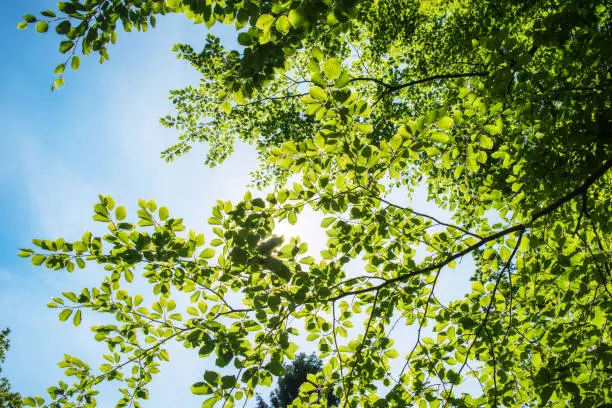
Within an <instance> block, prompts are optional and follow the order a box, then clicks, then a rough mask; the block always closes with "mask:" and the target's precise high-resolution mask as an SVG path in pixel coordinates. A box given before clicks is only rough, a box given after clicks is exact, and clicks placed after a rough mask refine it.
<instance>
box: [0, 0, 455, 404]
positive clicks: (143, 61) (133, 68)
mask: <svg viewBox="0 0 612 408" xmlns="http://www.w3.org/2000/svg"><path fill="white" fill-rule="evenodd" d="M54 5H55V1H52V0H27V1H20V2H9V3H7V5H5V6H4V8H3V13H1V14H0V38H2V40H1V41H2V42H1V47H2V49H1V53H2V54H1V55H2V61H3V63H2V64H0V70H1V77H2V79H3V81H2V82H1V83H0V123H1V125H0V197H1V198H2V199H1V200H0V214H2V226H1V227H0V328H2V327H7V326H8V327H10V329H11V337H10V340H11V350H10V352H9V353H8V358H7V362H6V364H5V366H4V371H3V375H4V376H7V377H8V378H9V379H10V381H11V383H12V385H13V388H14V389H15V390H16V391H19V392H21V393H22V394H23V395H34V394H41V395H46V393H45V391H44V390H45V389H46V388H47V387H48V386H50V385H54V384H56V383H57V380H59V379H60V378H62V372H61V370H60V369H59V368H57V365H56V364H57V362H58V361H60V360H61V359H62V356H63V354H64V353H71V354H73V355H75V356H77V357H80V358H83V359H84V360H86V361H88V362H93V363H95V362H96V361H99V360H100V358H99V355H100V354H101V353H102V352H103V351H104V349H103V348H101V347H100V345H99V344H97V343H95V342H94V341H93V339H92V336H91V332H90V330H89V329H88V328H87V326H88V324H89V325H91V324H95V322H96V317H92V316H86V317H85V319H84V322H83V324H82V325H81V327H79V328H74V327H72V326H71V324H62V323H60V322H59V321H58V320H57V317H56V315H57V313H56V312H55V311H53V310H50V309H48V308H47V307H46V306H45V305H46V304H47V303H48V302H49V300H50V298H51V297H53V296H57V295H58V294H60V293H61V292H62V291H66V290H73V291H75V290H78V291H80V288H82V287H85V286H92V285H97V284H99V282H100V280H101V277H100V276H101V271H100V270H96V269H95V268H92V269H86V270H84V271H76V272H75V273H73V274H68V273H66V272H50V271H47V270H43V269H40V268H34V267H32V266H31V265H30V264H29V263H28V262H27V261H24V260H22V259H20V258H18V257H17V256H16V254H17V251H18V248H20V247H29V246H30V241H31V239H32V238H49V239H51V238H57V237H64V238H66V239H67V240H73V239H77V238H79V237H80V236H81V234H82V233H83V232H84V231H85V230H88V229H92V228H95V227H96V225H95V224H94V222H93V221H92V220H91V212H92V210H91V209H92V206H93V204H94V203H95V202H96V200H97V194H98V193H103V194H110V195H112V196H113V197H114V198H115V199H116V200H117V202H119V203H121V204H124V205H126V206H127V207H128V212H129V211H130V210H132V211H133V210H134V209H135V207H136V201H137V199H138V198H146V199H149V198H153V199H155V200H156V201H157V202H158V203H159V204H160V205H167V206H168V207H169V208H170V210H171V212H172V213H173V214H176V215H178V216H181V217H183V218H185V222H186V225H187V226H188V227H190V228H192V229H194V230H200V231H204V232H206V231H207V229H206V224H205V220H206V219H207V218H208V216H209V213H210V208H211V207H212V205H213V203H214V202H215V200H216V199H219V198H221V199H224V200H227V199H232V200H237V199H239V198H240V197H241V196H242V195H243V193H244V190H245V186H246V185H247V183H248V181H249V176H248V173H249V171H250V170H252V169H253V168H254V167H255V163H256V161H255V154H254V152H253V150H252V148H250V147H248V146H239V147H238V148H237V150H236V152H235V153H234V155H233V156H232V157H230V159H229V160H228V161H227V162H226V163H224V164H223V165H222V166H220V167H218V168H215V169H209V168H206V167H205V166H204V165H203V164H202V162H203V154H202V149H201V148H196V149H194V150H193V151H192V152H191V153H190V154H189V155H188V156H186V157H184V158H181V159H179V160H178V161H176V162H174V163H171V164H167V163H165V162H163V160H161V159H160V158H159V153H160V151H162V150H163V149H164V148H165V147H167V146H168V145H170V144H171V143H172V142H173V141H174V140H175V138H176V136H177V135H176V133H175V132H174V131H172V130H168V129H164V128H162V127H161V125H159V123H158V119H159V118H160V117H161V116H163V115H165V114H166V113H169V112H171V107H170V104H169V102H168V90H169V89H172V88H179V87H182V86H184V85H186V84H188V83H193V82H195V81H197V80H198V77H197V76H196V74H195V73H194V71H193V70H192V69H191V68H189V67H188V66H187V64H186V63H185V62H182V61H179V60H177V59H176V58H175V56H174V54H173V53H172V52H171V51H170V49H171V47H172V45H173V44H174V43H176V42H188V43H190V44H192V45H197V44H200V43H203V40H204V37H205V34H206V28H205V27H204V26H195V25H193V24H191V23H190V22H188V21H187V20H186V19H185V18H182V17H180V16H169V17H164V18H160V19H158V28H157V29H155V30H152V31H149V32H148V33H145V34H143V33H129V34H121V35H120V37H119V41H118V44H117V45H116V46H113V47H112V48H111V49H110V57H111V60H110V62H107V63H105V64H103V65H99V64H98V62H97V59H96V58H84V59H82V64H81V68H80V70H79V71H78V72H72V71H71V72H67V75H66V83H67V86H66V87H64V88H62V89H61V90H60V91H57V92H51V91H50V90H49V89H50V85H51V82H52V80H53V74H52V71H53V68H54V67H55V65H57V64H58V63H59V62H61V61H62V56H61V55H60V54H59V53H58V52H57V46H58V40H59V37H58V36H56V35H55V34H47V35H40V34H38V33H36V32H35V31H34V30H33V29H32V28H30V29H28V30H27V31H18V30H17V29H16V28H15V27H16V24H17V22H19V21H20V18H21V16H22V15H23V14H25V13H29V12H35V11H39V10H43V9H46V8H51V7H53V6H54ZM217 32H219V33H220V35H221V36H222V37H223V38H224V39H225V40H226V41H230V42H231V41H232V40H233V36H231V35H228V33H229V32H230V30H229V29H227V28H225V29H223V27H221V28H220V31H219V30H217ZM420 201H421V204H423V201H422V199H421V200H420ZM417 208H419V207H417ZM420 208H429V209H431V205H428V206H427V207H420ZM437 215H439V212H438V214H437ZM308 218H309V217H306V219H302V220H300V223H299V224H298V228H297V229H299V234H300V235H301V236H302V237H303V238H305V240H306V241H307V242H308V241H310V242H311V243H313V242H319V243H320V242H324V235H323V234H322V232H321V231H320V230H319V229H318V227H317V225H318V222H316V220H315V221H313V219H312V217H310V219H308ZM283 228H285V230H286V231H289V229H288V228H287V227H286V226H284V227H281V228H280V230H281V232H283ZM94 231H95V229H94ZM312 247H313V246H312V245H311V248H312ZM315 248H316V247H315ZM450 273H458V271H452V272H450ZM462 280H463V281H464V280H465V279H462ZM447 282H448V284H447V286H448V288H446V289H444V288H442V292H443V293H444V292H446V293H450V292H449V288H451V287H453V286H455V287H457V280H455V279H451V280H448V281H447ZM459 286H461V285H459ZM442 296H444V295H442ZM172 351H173V352H174V353H171V357H172V361H171V363H170V364H168V365H167V366H166V367H162V368H163V369H162V374H160V376H159V377H158V378H157V379H156V380H154V383H153V384H152V387H151V388H152V390H153V392H152V395H151V400H150V401H149V402H147V403H145V406H146V407H153V408H155V407H169V406H184V407H191V406H194V407H195V406H199V402H200V401H201V399H200V398H198V397H194V396H192V395H190V392H189V385H190V384H192V383H193V382H195V381H197V380H198V379H199V378H200V375H201V373H202V372H203V369H204V368H205V362H203V361H201V360H197V358H194V357H193V355H191V354H189V353H186V352H184V351H183V352H181V350H179V349H176V348H174V349H173V350H172ZM92 365H95V364H92ZM267 393H268V392H267V391H264V395H267ZM114 402H115V394H114V393H113V392H112V391H109V390H104V392H103V393H102V396H101V397H100V399H99V406H101V407H110V406H113V405H114Z"/></svg>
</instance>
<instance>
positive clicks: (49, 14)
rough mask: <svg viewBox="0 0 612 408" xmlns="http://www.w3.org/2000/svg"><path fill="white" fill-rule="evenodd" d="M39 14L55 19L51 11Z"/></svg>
mask: <svg viewBox="0 0 612 408" xmlns="http://www.w3.org/2000/svg"><path fill="white" fill-rule="evenodd" d="M40 14H42V15H43V16H45V17H49V18H55V17H57V16H56V14H55V12H54V11H53V10H43V11H41V12H40Z"/></svg>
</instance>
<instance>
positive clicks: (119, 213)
mask: <svg viewBox="0 0 612 408" xmlns="http://www.w3.org/2000/svg"><path fill="white" fill-rule="evenodd" d="M126 215H127V210H126V209H125V207H124V206H122V205H120V206H118V207H117V208H116V209H115V219H116V220H117V221H121V220H124V219H125V217H126Z"/></svg>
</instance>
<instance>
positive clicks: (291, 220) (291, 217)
mask: <svg viewBox="0 0 612 408" xmlns="http://www.w3.org/2000/svg"><path fill="white" fill-rule="evenodd" d="M287 220H288V221H289V224H291V225H295V223H296V222H297V215H296V214H295V211H290V212H289V214H288V215H287Z"/></svg>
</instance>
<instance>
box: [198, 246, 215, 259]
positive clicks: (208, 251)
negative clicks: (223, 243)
mask: <svg viewBox="0 0 612 408" xmlns="http://www.w3.org/2000/svg"><path fill="white" fill-rule="evenodd" d="M213 256H215V250H214V249H212V248H206V249H205V250H203V251H202V252H200V258H202V259H210V258H212V257H213Z"/></svg>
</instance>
